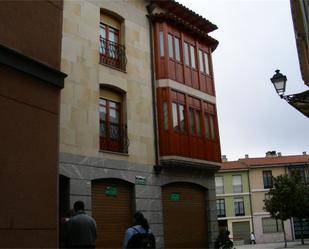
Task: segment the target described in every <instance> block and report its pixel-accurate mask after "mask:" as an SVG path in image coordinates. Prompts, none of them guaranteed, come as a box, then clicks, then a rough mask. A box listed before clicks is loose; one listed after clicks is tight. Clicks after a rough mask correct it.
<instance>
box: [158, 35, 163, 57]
mask: <svg viewBox="0 0 309 249" xmlns="http://www.w3.org/2000/svg"><path fill="white" fill-rule="evenodd" d="M159 36H160V56H164V33H163V31H160V33H159Z"/></svg>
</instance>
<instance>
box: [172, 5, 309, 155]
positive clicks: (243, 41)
mask: <svg viewBox="0 0 309 249" xmlns="http://www.w3.org/2000/svg"><path fill="white" fill-rule="evenodd" d="M177 1H178V2H180V3H182V4H183V5H185V6H187V7H188V8H190V9H192V10H193V11H195V12H197V13H198V14H200V15H202V16H203V17H205V18H206V19H208V20H209V21H211V22H212V23H214V24H216V25H217V26H218V30H216V31H214V32H211V33H210V35H211V36H212V37H214V38H216V39H217V40H218V41H219V46H218V47H217V49H216V50H215V52H214V53H213V64H214V74H215V85H216V95H217V110H218V117H219V130H220V139H221V153H222V155H227V157H228V160H237V159H238V158H243V157H244V155H245V154H249V156H250V157H264V156H265V152H266V151H269V150H276V151H277V152H281V153H282V155H295V154H298V155H299V154H302V152H303V151H307V152H309V130H308V125H309V119H308V118H307V117H305V116H304V115H303V114H301V113H300V112H299V111H297V110H296V109H294V108H293V107H292V106H290V105H289V104H288V103H286V102H285V101H284V100H282V99H280V98H279V96H278V95H277V93H276V92H275V89H274V87H273V85H272V84H271V82H270V78H271V77H272V76H273V74H274V73H275V70H276V69H280V71H281V72H282V73H283V74H285V75H286V76H287V78H288V81H287V90H286V94H293V93H298V92H302V91H305V90H308V87H307V86H306V85H305V84H304V83H303V81H302V79H301V75H300V69H299V63H298V57H297V50H296V43H295V37H294V30H293V23H292V17H291V10H290V2H289V1H288V0H280V1H279V0H277V1H275V0H273V1H272V0H265V1H262V0H255V1H253V0H243V1H233V0H177Z"/></svg>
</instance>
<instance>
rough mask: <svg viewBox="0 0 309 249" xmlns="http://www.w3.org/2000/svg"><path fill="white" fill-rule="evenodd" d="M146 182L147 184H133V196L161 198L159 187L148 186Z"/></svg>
mask: <svg viewBox="0 0 309 249" xmlns="http://www.w3.org/2000/svg"><path fill="white" fill-rule="evenodd" d="M146 181H147V178H146ZM148 184H149V183H148V182H147V185H135V197H136V198H155V199H161V187H160V186H148Z"/></svg>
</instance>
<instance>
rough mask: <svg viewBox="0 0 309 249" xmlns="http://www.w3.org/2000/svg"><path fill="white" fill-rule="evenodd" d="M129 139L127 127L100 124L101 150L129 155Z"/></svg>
mask: <svg viewBox="0 0 309 249" xmlns="http://www.w3.org/2000/svg"><path fill="white" fill-rule="evenodd" d="M129 144H130V142H129V138H128V133H127V126H126V125H123V126H119V125H109V126H108V127H106V123H103V122H101V123H100V149H101V150H106V151H112V152H118V153H125V154H127V153H128V149H129Z"/></svg>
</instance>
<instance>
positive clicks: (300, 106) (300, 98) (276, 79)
mask: <svg viewBox="0 0 309 249" xmlns="http://www.w3.org/2000/svg"><path fill="white" fill-rule="evenodd" d="M270 81H271V83H273V85H274V87H275V90H276V92H277V93H278V95H279V96H280V98H281V99H284V100H285V101H287V102H288V103H289V104H290V105H291V106H293V107H294V108H295V109H297V110H298V111H300V112H301V113H302V114H304V115H305V116H307V117H308V118H309V90H307V91H304V92H302V93H296V94H288V95H284V93H285V86H286V81H287V78H286V76H285V75H283V74H282V73H280V70H276V73H275V74H274V75H273V77H272V78H270Z"/></svg>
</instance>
